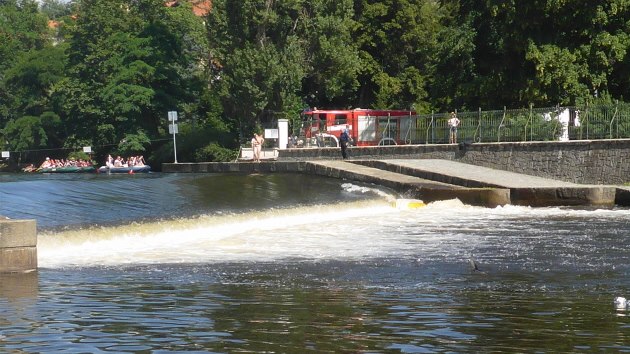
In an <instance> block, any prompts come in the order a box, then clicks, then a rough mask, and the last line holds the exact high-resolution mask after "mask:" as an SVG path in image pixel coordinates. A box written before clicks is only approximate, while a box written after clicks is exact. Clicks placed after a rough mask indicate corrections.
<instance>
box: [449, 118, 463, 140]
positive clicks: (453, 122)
mask: <svg viewBox="0 0 630 354" xmlns="http://www.w3.org/2000/svg"><path fill="white" fill-rule="evenodd" d="M459 123H460V120H459V118H457V114H455V112H451V119H449V120H448V127H449V136H448V141H449V143H451V144H457V127H459Z"/></svg>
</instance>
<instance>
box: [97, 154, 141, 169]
mask: <svg viewBox="0 0 630 354" xmlns="http://www.w3.org/2000/svg"><path fill="white" fill-rule="evenodd" d="M145 164H146V162H145V161H144V157H143V156H142V155H139V156H131V157H129V158H127V159H126V160H125V159H124V158H122V157H121V156H116V158H114V157H112V155H107V160H106V161H105V166H107V167H109V168H112V167H135V166H138V167H142V166H145Z"/></svg>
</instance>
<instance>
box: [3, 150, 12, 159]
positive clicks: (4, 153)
mask: <svg viewBox="0 0 630 354" xmlns="http://www.w3.org/2000/svg"><path fill="white" fill-rule="evenodd" d="M10 155H11V154H10V153H9V152H8V151H3V152H2V157H3V158H9V157H10Z"/></svg>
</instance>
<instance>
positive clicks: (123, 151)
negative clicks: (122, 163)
mask: <svg viewBox="0 0 630 354" xmlns="http://www.w3.org/2000/svg"><path fill="white" fill-rule="evenodd" d="M150 143H151V140H150V139H149V137H148V136H147V135H146V134H145V132H143V131H141V130H140V131H138V132H137V133H136V134H130V133H128V134H125V137H124V138H123V139H122V140H121V141H120V143H118V149H117V152H118V154H119V155H122V156H132V155H141V154H143V153H144V152H145V151H146V148H147V146H148V145H149V144H150Z"/></svg>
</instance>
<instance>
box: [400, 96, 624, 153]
mask: <svg viewBox="0 0 630 354" xmlns="http://www.w3.org/2000/svg"><path fill="white" fill-rule="evenodd" d="M457 117H458V118H459V119H460V121H461V123H460V126H459V129H458V141H459V142H514V141H558V140H582V139H619V138H630V104H628V103H621V102H619V103H616V104H611V105H597V106H582V107H576V106H574V107H560V106H557V107H547V108H533V107H532V108H529V109H503V110H496V111H482V110H481V109H479V110H478V111H472V112H471V111H468V112H457ZM449 118H450V113H448V112H446V113H440V114H426V115H418V116H416V117H415V120H416V122H415V124H411V125H410V128H409V129H408V131H401V132H400V133H401V136H400V137H401V140H404V141H405V142H406V143H409V144H422V143H429V144H439V143H448V141H449V139H448V134H449V129H448V123H447V122H448V119H449Z"/></svg>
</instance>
